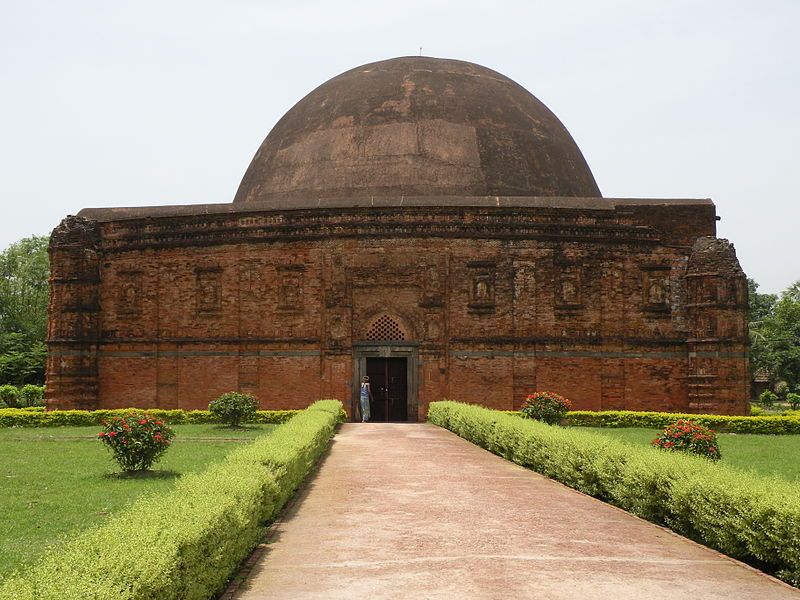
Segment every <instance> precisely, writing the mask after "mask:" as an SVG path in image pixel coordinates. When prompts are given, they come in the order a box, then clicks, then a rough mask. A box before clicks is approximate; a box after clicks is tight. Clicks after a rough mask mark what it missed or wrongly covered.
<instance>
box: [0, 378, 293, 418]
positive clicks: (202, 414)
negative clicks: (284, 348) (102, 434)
mask: <svg viewBox="0 0 800 600" xmlns="http://www.w3.org/2000/svg"><path fill="white" fill-rule="evenodd" d="M12 387H13V386H12ZM140 410H141V409H137V408H118V409H113V410H51V411H47V412H43V411H41V410H39V411H31V410H21V409H12V408H5V409H0V427H62V426H86V425H101V424H102V422H103V421H105V420H108V419H111V418H113V417H122V416H125V415H129V414H131V413H134V412H137V411H140ZM147 412H148V413H150V414H151V415H153V416H154V417H156V418H158V419H159V420H161V421H164V422H165V423H168V424H170V425H189V424H203V423H217V422H218V420H217V417H216V416H214V415H212V414H211V413H210V412H209V411H207V410H177V409H176V410H164V409H158V408H153V409H148V411H147ZM299 412H300V411H299V410H260V411H258V412H256V414H255V416H254V417H253V419H252V420H251V423H258V424H272V425H280V424H281V423H285V422H287V421H288V420H289V419H291V418H292V417H294V416H295V415H296V414H297V413H299Z"/></svg>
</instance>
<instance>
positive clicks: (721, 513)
mask: <svg viewBox="0 0 800 600" xmlns="http://www.w3.org/2000/svg"><path fill="white" fill-rule="evenodd" d="M428 418H429V420H430V421H431V422H432V423H434V424H436V425H439V426H441V427H445V428H447V429H450V430H451V431H453V432H455V433H456V434H458V435H460V436H461V437H463V438H465V439H467V440H469V441H471V442H473V443H475V444H477V445H479V446H481V447H483V448H486V449H487V450H489V451H491V452H494V453H495V454H498V455H500V456H502V457H504V458H506V459H508V460H511V461H513V462H515V463H517V464H519V465H522V466H524V467H527V468H529V469H532V470H534V471H537V472H539V473H541V474H543V475H545V476H547V477H551V478H553V479H556V480H558V481H560V482H562V483H564V484H566V485H568V486H570V487H572V488H575V489H577V490H580V491H581V492H583V493H585V494H589V495H591V496H594V497H596V498H600V499H602V500H605V501H607V502H610V503H611V504H614V505H616V506H618V507H620V508H622V509H624V510H627V511H629V512H631V513H633V514H635V515H637V516H639V517H642V518H645V519H648V520H650V521H653V522H655V523H659V524H661V525H665V526H667V527H669V528H671V529H673V530H674V531H676V532H678V533H680V534H681V535H684V536H686V537H689V538H691V539H694V540H696V541H698V542H701V543H703V544H706V545H707V546H710V547H712V548H716V549H717V550H719V551H721V552H724V553H725V554H728V555H729V556H732V557H734V558H737V559H740V560H744V561H748V562H751V563H755V564H759V565H761V566H762V567H764V568H765V569H766V570H768V571H769V572H772V573H775V574H776V575H778V576H779V577H780V578H781V579H784V580H785V581H788V582H790V583H793V584H797V582H798V581H800V552H797V543H798V540H800V505H799V504H798V503H797V501H796V498H797V497H798V495H800V486H798V485H796V484H792V483H788V482H783V481H780V480H777V479H771V478H766V477H763V478H762V477H758V476H755V475H752V474H749V473H743V472H740V471H737V470H735V469H730V468H727V467H725V466H724V465H721V464H719V463H713V462H711V461H708V460H705V459H702V458H699V457H695V456H691V455H687V454H678V453H667V452H661V451H659V450H656V449H654V448H647V447H642V448H637V447H634V446H631V445H628V444H625V443H623V442H619V441H617V440H614V439H612V438H610V437H608V436H605V435H600V434H596V433H592V432H589V431H585V430H583V431H582V430H580V429H570V428H561V427H548V426H546V425H544V424H542V423H538V422H536V421H534V420H531V419H520V418H519V417H516V416H512V415H509V414H504V413H501V412H498V411H492V410H488V409H486V408H483V407H479V406H470V405H466V404H459V403H456V402H434V403H432V404H431V405H430V407H429V410H428ZM747 418H748V419H751V420H755V419H759V418H762V417H747Z"/></svg>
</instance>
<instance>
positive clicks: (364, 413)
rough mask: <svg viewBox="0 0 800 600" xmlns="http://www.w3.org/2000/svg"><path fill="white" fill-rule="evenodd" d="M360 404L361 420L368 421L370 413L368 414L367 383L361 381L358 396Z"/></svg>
mask: <svg viewBox="0 0 800 600" xmlns="http://www.w3.org/2000/svg"><path fill="white" fill-rule="evenodd" d="M359 400H360V404H361V420H362V421H369V418H370V414H369V384H368V383H362V384H361V397H360V399H359Z"/></svg>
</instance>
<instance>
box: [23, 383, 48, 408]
mask: <svg viewBox="0 0 800 600" xmlns="http://www.w3.org/2000/svg"><path fill="white" fill-rule="evenodd" d="M19 406H20V408H28V407H33V406H44V386H43V385H34V384H32V383H29V384H27V385H23V386H22V388H21V389H20V390H19Z"/></svg>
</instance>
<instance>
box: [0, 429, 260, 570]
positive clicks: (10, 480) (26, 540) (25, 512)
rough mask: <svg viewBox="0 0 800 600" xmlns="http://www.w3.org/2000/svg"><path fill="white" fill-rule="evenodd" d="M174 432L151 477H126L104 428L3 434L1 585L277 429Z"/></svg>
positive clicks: (0, 465)
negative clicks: (145, 498)
mask: <svg viewBox="0 0 800 600" xmlns="http://www.w3.org/2000/svg"><path fill="white" fill-rule="evenodd" d="M274 427H275V426H274V425H254V426H249V427H247V428H242V429H235V430H232V429H228V428H223V427H220V426H218V425H175V426H174V427H173V428H174V430H175V433H176V435H175V440H174V443H173V445H172V447H171V448H170V449H169V450H167V453H166V454H165V455H164V457H163V458H162V459H161V460H160V461H159V462H158V463H156V465H154V467H153V472H152V473H151V474H149V475H148V476H146V477H134V478H131V477H123V476H119V475H118V468H117V465H116V463H115V462H113V461H112V460H111V455H110V453H109V452H108V451H107V450H106V449H105V447H104V446H103V445H102V443H101V442H100V441H99V440H98V439H97V433H98V432H99V431H100V429H101V428H100V427H99V426H94V427H57V428H0V477H1V478H2V483H1V484H0V523H1V524H2V525H0V580H1V579H2V578H3V577H4V576H7V575H8V574H10V573H11V572H12V571H13V570H15V569H16V568H18V567H20V566H23V565H25V564H28V563H30V562H31V561H32V560H33V559H35V558H36V557H37V556H39V555H40V554H42V552H44V550H45V549H46V547H47V546H48V545H52V544H57V543H59V542H60V541H61V540H63V539H64V538H65V536H66V534H73V533H75V532H76V531H78V530H81V529H84V528H88V527H91V526H93V525H98V524H101V523H103V522H104V521H105V520H106V519H107V518H108V516H109V515H110V514H112V513H114V512H117V511H119V510H120V509H121V508H123V507H124V506H125V505H127V504H129V503H130V502H131V501H133V500H134V499H135V498H137V497H139V496H141V495H142V494H146V493H158V492H162V491H164V490H167V489H169V488H170V487H171V486H172V485H173V483H174V482H175V479H176V478H177V477H180V476H181V475H183V474H185V473H192V472H196V471H201V470H203V468H205V467H206V466H208V465H209V464H211V463H212V462H215V461H217V460H220V459H221V458H222V457H223V456H224V455H225V454H226V453H227V452H228V451H230V450H232V449H233V448H236V447H238V446H239V445H240V444H242V443H247V442H248V441H249V440H252V439H253V438H255V437H257V436H259V435H263V434H264V433H267V432H269V431H271V430H272V429H274Z"/></svg>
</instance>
